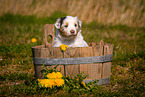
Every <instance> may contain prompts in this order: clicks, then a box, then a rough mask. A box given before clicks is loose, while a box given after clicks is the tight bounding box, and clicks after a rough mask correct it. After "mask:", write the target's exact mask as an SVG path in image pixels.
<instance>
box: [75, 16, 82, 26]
mask: <svg viewBox="0 0 145 97" xmlns="http://www.w3.org/2000/svg"><path fill="white" fill-rule="evenodd" d="M75 18H76V19H77V22H78V24H79V27H80V28H81V26H82V21H80V20H79V19H78V17H77V16H76V17H75Z"/></svg>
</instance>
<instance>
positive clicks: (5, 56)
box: [0, 12, 145, 97]
mask: <svg viewBox="0 0 145 97" xmlns="http://www.w3.org/2000/svg"><path fill="white" fill-rule="evenodd" d="M65 15H66V14H64V13H61V12H55V13H54V14H52V15H51V16H50V17H44V18H38V17H36V16H22V15H12V14H5V15H2V16H0V29H1V30H0V34H1V36H0V42H1V43H0V58H1V59H2V60H0V69H1V70H0V79H1V81H0V84H1V87H0V95H1V96H25V95H30V96H32V95H33V96H38V95H49V96H50V95H51V96H58V95H59V96H60V97H61V96H64V97H65V96H71V95H73V96H79V95H82V96H145V91H144V90H145V87H144V83H145V81H144V78H145V75H144V74H145V72H144V71H145V66H144V65H145V50H144V48H145V44H144V41H145V39H144V38H145V28H143V27H142V28H138V27H136V28H135V27H128V26H127V25H115V26H112V25H103V24H99V23H96V22H92V23H89V24H85V23H83V25H82V34H83V36H84V39H85V40H86V41H87V42H97V43H98V42H99V41H100V40H104V42H105V43H111V44H114V51H113V54H114V59H113V62H112V70H111V71H112V74H111V82H110V84H108V85H105V86H100V89H99V90H95V89H94V90H93V91H90V92H87V93H83V94H77V93H66V92H64V91H59V92H57V93H56V92H54V93H53V92H51V91H46V90H41V89H40V88H38V87H37V85H36V83H35V81H33V80H34V66H33V62H32V53H31V47H33V46H36V45H41V44H43V39H42V32H43V26H44V24H47V23H48V24H53V23H55V21H56V19H57V18H58V17H61V16H65ZM32 38H36V39H37V42H36V43H32V42H31V39H32ZM29 81H31V82H29ZM101 87H105V88H103V89H101Z"/></svg>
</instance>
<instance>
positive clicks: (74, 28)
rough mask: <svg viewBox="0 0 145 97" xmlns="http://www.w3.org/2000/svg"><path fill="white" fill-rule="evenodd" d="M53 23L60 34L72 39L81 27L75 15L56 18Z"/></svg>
mask: <svg viewBox="0 0 145 97" xmlns="http://www.w3.org/2000/svg"><path fill="white" fill-rule="evenodd" d="M54 25H55V27H56V28H57V29H58V30H59V31H60V35H61V36H63V37H65V38H68V39H73V38H75V37H76V36H77V34H78V31H79V30H80V28H81V21H80V20H78V18H77V17H72V16H66V17H62V18H58V19H57V21H56V23H55V24H54Z"/></svg>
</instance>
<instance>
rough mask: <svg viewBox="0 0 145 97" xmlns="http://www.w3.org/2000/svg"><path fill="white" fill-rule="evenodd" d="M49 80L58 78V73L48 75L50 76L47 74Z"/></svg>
mask: <svg viewBox="0 0 145 97" xmlns="http://www.w3.org/2000/svg"><path fill="white" fill-rule="evenodd" d="M47 78H50V79H54V78H56V73H55V72H52V73H48V74H47Z"/></svg>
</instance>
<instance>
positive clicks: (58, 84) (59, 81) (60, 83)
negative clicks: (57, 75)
mask: <svg viewBox="0 0 145 97" xmlns="http://www.w3.org/2000/svg"><path fill="white" fill-rule="evenodd" d="M55 83H56V86H58V87H59V86H62V85H63V84H64V80H63V79H55Z"/></svg>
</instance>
